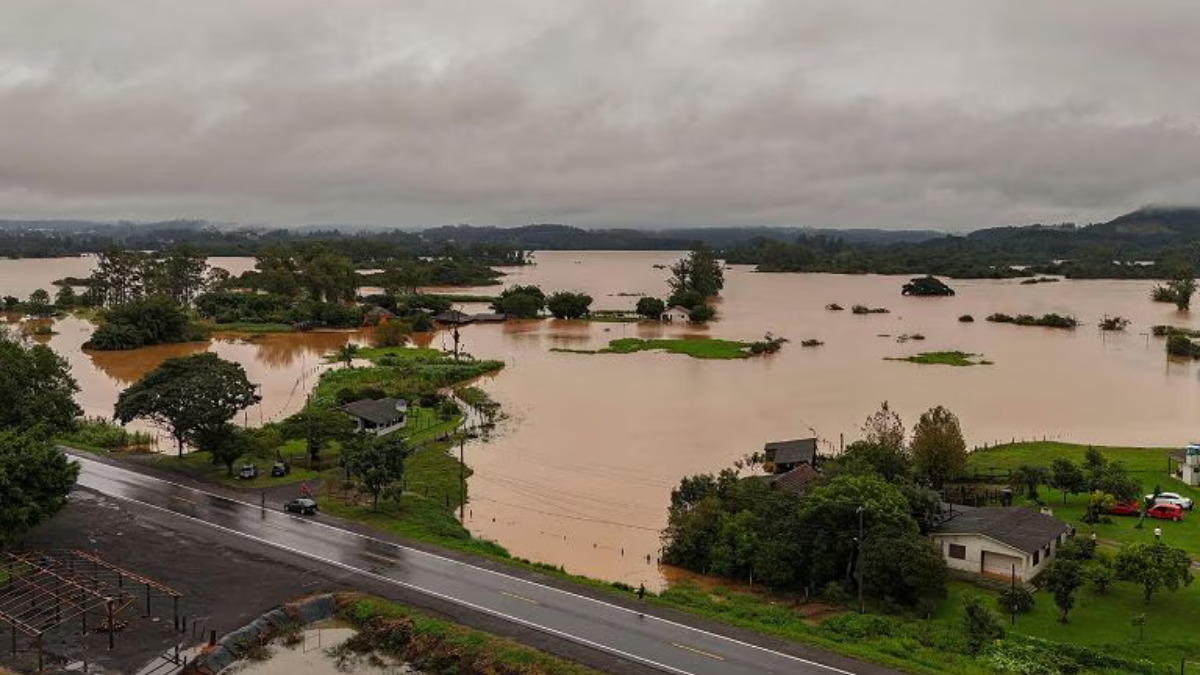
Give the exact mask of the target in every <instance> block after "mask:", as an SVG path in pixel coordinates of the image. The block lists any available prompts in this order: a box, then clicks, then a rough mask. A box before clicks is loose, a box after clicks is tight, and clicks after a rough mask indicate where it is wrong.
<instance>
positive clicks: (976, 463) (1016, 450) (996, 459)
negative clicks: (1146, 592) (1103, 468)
mask: <svg viewBox="0 0 1200 675" xmlns="http://www.w3.org/2000/svg"><path fill="white" fill-rule="evenodd" d="M1087 448H1088V446H1086V445H1075V444H1071V443H1058V442H1054V441H1046V442H1032V443H1013V444H1008V445H1000V446H996V447H994V448H989V449H986V450H976V451H975V452H972V453H971V454H970V456H969V458H968V463H967V466H968V471H971V470H975V471H979V472H981V473H984V472H989V471H990V470H994V469H1001V470H1003V469H1015V468H1017V467H1018V466H1020V465H1022V464H1032V465H1041V466H1046V467H1049V466H1050V463H1051V462H1052V461H1053V460H1054V459H1055V458H1057V457H1063V458H1066V459H1069V460H1071V461H1072V462H1075V463H1076V464H1080V463H1082V462H1083V455H1084V453H1085V452H1086V451H1087ZM1096 449H1097V450H1099V451H1100V453H1101V454H1103V455H1104V456H1105V457H1106V458H1108V459H1109V460H1115V461H1119V462H1121V463H1122V464H1124V465H1125V467H1126V468H1127V469H1128V470H1129V473H1130V475H1131V476H1133V477H1134V478H1136V479H1137V480H1138V482H1139V483H1141V486H1142V489H1141V495H1147V494H1150V493H1151V492H1153V491H1154V488H1155V486H1158V487H1161V489H1162V490H1163V491H1167V492H1178V493H1179V494H1182V495H1186V496H1188V497H1191V498H1192V499H1195V500H1197V501H1200V490H1198V489H1196V488H1194V487H1190V486H1188V485H1184V483H1183V482H1182V481H1180V480H1178V479H1176V478H1175V477H1174V476H1173V475H1170V474H1169V473H1168V467H1169V466H1170V458H1171V453H1172V452H1177V451H1176V450H1174V449H1172V448H1122V447H1097V448H1096ZM1038 496H1039V499H1041V501H1042V502H1044V503H1045V504H1046V505H1048V506H1050V507H1051V508H1053V509H1054V513H1055V515H1056V516H1058V517H1059V518H1062V519H1063V520H1065V521H1067V522H1068V523H1071V524H1072V525H1074V526H1075V528H1076V529H1077V530H1078V531H1079V532H1080V533H1082V534H1083V535H1084V536H1086V535H1088V534H1090V533H1091V532H1092V531H1095V532H1096V536H1097V537H1099V538H1101V539H1107V540H1111V541H1113V542H1117V543H1120V542H1127V541H1153V539H1154V528H1155V527H1159V528H1162V531H1163V541H1165V542H1166V543H1168V544H1170V545H1171V546H1175V547H1178V548H1182V549H1185V550H1186V551H1187V552H1188V553H1189V554H1190V555H1191V556H1192V558H1193V559H1198V560H1200V512H1189V513H1187V514H1186V515H1185V516H1184V518H1183V520H1181V521H1179V522H1178V523H1175V522H1171V521H1166V520H1152V519H1149V518H1147V519H1146V523H1145V524H1144V525H1143V527H1142V529H1140V530H1139V529H1137V528H1136V525H1137V518H1136V517H1130V516H1108V517H1107V520H1108V522H1101V523H1098V524H1096V525H1094V526H1093V525H1088V524H1086V523H1084V522H1083V515H1084V513H1085V511H1086V510H1087V509H1086V507H1087V496H1086V495H1083V494H1078V495H1067V496H1066V500H1065V501H1064V499H1063V495H1062V493H1061V492H1058V491H1057V490H1052V489H1050V488H1049V487H1047V486H1042V487H1041V488H1040V489H1039V495H1038ZM1139 497H1140V496H1139ZM1017 501H1018V503H1021V502H1022V501H1026V502H1027V500H1026V499H1025V498H1023V497H1018V499H1017Z"/></svg>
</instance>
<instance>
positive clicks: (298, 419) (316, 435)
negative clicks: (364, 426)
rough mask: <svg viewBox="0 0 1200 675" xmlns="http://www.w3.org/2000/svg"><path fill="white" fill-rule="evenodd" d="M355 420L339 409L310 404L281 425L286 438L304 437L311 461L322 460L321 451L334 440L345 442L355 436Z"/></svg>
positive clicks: (314, 463) (280, 429) (313, 462)
mask: <svg viewBox="0 0 1200 675" xmlns="http://www.w3.org/2000/svg"><path fill="white" fill-rule="evenodd" d="M354 428H355V422H354V420H353V419H351V417H350V416H349V415H347V414H346V413H343V412H339V411H337V410H328V409H325V408H315V407H312V406H309V407H307V408H305V409H304V410H301V411H300V412H298V413H296V414H294V415H290V416H288V417H287V418H286V419H284V420H283V422H282V423H281V424H280V425H279V431H280V433H282V434H283V437H284V438H303V439H304V442H305V446H306V448H307V450H308V458H309V461H310V462H311V463H312V464H313V465H314V466H315V465H316V464H317V463H318V462H320V461H321V451H322V450H324V449H325V448H326V447H328V445H329V444H330V443H333V442H334V441H337V442H345V441H347V440H349V439H350V438H352V437H353V436H354Z"/></svg>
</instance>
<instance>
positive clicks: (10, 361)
mask: <svg viewBox="0 0 1200 675" xmlns="http://www.w3.org/2000/svg"><path fill="white" fill-rule="evenodd" d="M77 391H79V385H77V384H76V383H75V379H74V378H72V377H71V369H70V366H68V365H67V362H66V360H65V359H63V358H62V357H61V356H59V355H58V354H56V353H55V352H54V350H52V349H50V348H49V347H47V346H45V345H40V344H27V343H23V342H19V341H17V340H15V339H13V338H11V337H10V336H9V334H8V332H7V331H5V330H3V329H2V328H0V429H22V430H23V429H32V428H33V427H35V426H38V425H43V426H45V427H48V428H49V429H51V430H63V429H68V428H70V427H71V425H72V423H73V422H74V420H75V418H76V417H78V416H79V415H81V414H82V412H83V411H82V410H80V409H79V406H78V405H76V403H75V399H74V396H75V392H77ZM0 508H2V507H0Z"/></svg>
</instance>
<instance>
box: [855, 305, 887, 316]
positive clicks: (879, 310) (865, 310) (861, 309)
mask: <svg viewBox="0 0 1200 675" xmlns="http://www.w3.org/2000/svg"><path fill="white" fill-rule="evenodd" d="M850 313H851V314H889V313H890V310H888V309H887V308H886V307H867V306H866V305H854V306H853V307H851V308H850Z"/></svg>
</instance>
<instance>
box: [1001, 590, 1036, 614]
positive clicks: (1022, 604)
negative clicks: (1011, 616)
mask: <svg viewBox="0 0 1200 675" xmlns="http://www.w3.org/2000/svg"><path fill="white" fill-rule="evenodd" d="M996 601H997V602H998V603H999V605H1000V611H1002V612H1004V613H1005V614H1007V613H1009V612H1011V611H1013V607H1016V608H1017V611H1018V612H1020V613H1022V614H1024V613H1025V612H1028V611H1030V610H1032V609H1033V605H1034V599H1033V593H1030V592H1029V589H1027V588H1025V587H1024V586H1009V587H1008V588H1005V589H1004V590H1003V591H1000V595H998V596H996Z"/></svg>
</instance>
